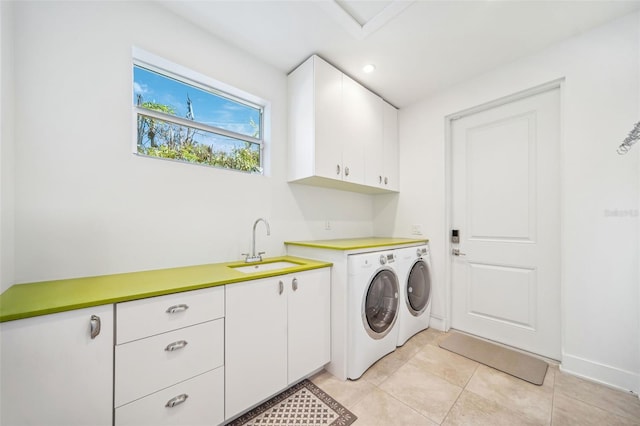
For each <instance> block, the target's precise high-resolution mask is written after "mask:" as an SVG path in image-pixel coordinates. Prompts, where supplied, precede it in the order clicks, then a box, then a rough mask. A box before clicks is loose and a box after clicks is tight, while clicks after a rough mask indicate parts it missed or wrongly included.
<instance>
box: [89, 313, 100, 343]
mask: <svg viewBox="0 0 640 426" xmlns="http://www.w3.org/2000/svg"><path fill="white" fill-rule="evenodd" d="M101 323H102V321H100V317H99V316H97V315H91V320H90V321H89V324H91V331H90V336H91V338H92V339H95V338H96V337H98V334H100V325H101Z"/></svg>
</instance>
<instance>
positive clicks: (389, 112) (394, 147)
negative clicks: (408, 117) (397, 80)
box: [379, 103, 400, 191]
mask: <svg viewBox="0 0 640 426" xmlns="http://www.w3.org/2000/svg"><path fill="white" fill-rule="evenodd" d="M382 108H383V120H382V124H383V127H382V158H383V159H384V161H383V164H382V166H383V167H382V170H383V174H382V179H381V180H380V182H379V183H380V185H382V187H383V188H385V189H387V190H389V191H399V190H400V185H399V175H400V173H399V171H398V154H399V153H398V150H399V146H398V110H397V109H396V108H395V107H394V106H393V105H389V104H387V103H385V104H384V105H383V107H382Z"/></svg>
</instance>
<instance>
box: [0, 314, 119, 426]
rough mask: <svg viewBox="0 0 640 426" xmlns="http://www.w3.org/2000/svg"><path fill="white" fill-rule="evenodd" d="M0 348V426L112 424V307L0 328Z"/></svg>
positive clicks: (26, 321)
mask: <svg viewBox="0 0 640 426" xmlns="http://www.w3.org/2000/svg"><path fill="white" fill-rule="evenodd" d="M98 327H99V328H98ZM92 330H93V335H94V337H93V338H92V336H91V334H92ZM98 331H99V333H98ZM0 346H1V349H0V424H2V425H7V426H10V425H20V426H26V425H37V426H41V425H60V426H63V425H64V426H74V425H78V426H86V425H92V426H101V425H104V426H109V425H111V424H112V410H113V407H112V397H113V305H105V306H97V307H93V308H86V309H78V310H74V311H68V312H62V313H57V314H50V315H43V316H38V317H33V318H27V319H21V320H15V321H8V322H4V323H2V324H0Z"/></svg>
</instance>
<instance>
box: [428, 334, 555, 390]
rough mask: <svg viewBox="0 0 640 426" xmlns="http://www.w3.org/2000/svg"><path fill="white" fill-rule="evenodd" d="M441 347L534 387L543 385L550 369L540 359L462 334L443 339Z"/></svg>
mask: <svg viewBox="0 0 640 426" xmlns="http://www.w3.org/2000/svg"><path fill="white" fill-rule="evenodd" d="M440 347H441V348H443V349H446V350H448V351H451V352H454V353H457V354H459V355H462V356H464V357H466V358H469V359H472V360H474V361H478V362H479V363H481V364H484V365H487V366H489V367H492V368H495V369H496V370H500V371H503V372H505V373H507V374H511V375H512V376H515V377H517V378H519V379H522V380H526V381H527V382H530V383H533V384H534V385H542V383H543V382H544V376H545V375H546V373H547V368H548V367H549V364H547V363H546V362H544V361H542V360H540V359H538V358H534V357H532V356H530V355H527V354H523V353H521V352H517V351H514V350H512V349H508V348H505V347H502V346H499V345H496V344H494V343H490V342H487V341H484V340H480V339H476V338H474V337H471V336H467V335H465V334H460V333H451V334H450V335H449V336H447V337H445V338H444V339H442V340H441V341H440Z"/></svg>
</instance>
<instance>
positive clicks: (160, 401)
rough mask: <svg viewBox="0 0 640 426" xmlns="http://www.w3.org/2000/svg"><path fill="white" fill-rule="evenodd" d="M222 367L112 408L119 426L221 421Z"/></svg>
mask: <svg viewBox="0 0 640 426" xmlns="http://www.w3.org/2000/svg"><path fill="white" fill-rule="evenodd" d="M223 412H224V367H219V368H216V369H215V370H212V371H209V372H207V373H204V374H201V375H199V376H196V377H194V378H192V379H189V380H186V381H184V382H181V383H178V384H176V385H174V386H171V387H169V388H166V389H163V390H161V391H158V392H156V393H153V394H151V395H149V396H146V397H144V398H142V399H139V400H136V401H134V402H131V403H129V404H126V405H123V406H121V407H118V408H116V424H117V425H120V426H170V425H189V426H199V425H202V426H212V425H219V424H221V423H222V422H223V421H224V416H223Z"/></svg>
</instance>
